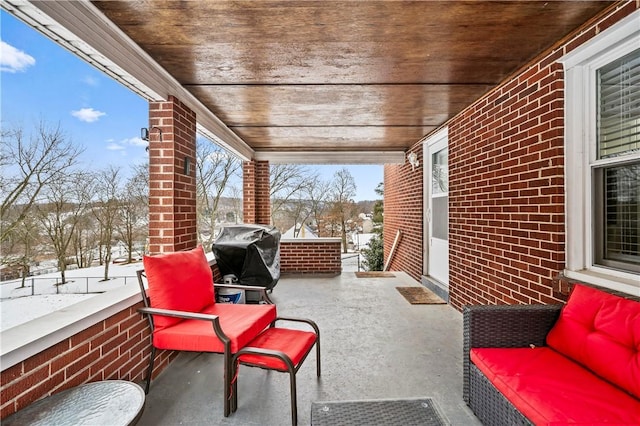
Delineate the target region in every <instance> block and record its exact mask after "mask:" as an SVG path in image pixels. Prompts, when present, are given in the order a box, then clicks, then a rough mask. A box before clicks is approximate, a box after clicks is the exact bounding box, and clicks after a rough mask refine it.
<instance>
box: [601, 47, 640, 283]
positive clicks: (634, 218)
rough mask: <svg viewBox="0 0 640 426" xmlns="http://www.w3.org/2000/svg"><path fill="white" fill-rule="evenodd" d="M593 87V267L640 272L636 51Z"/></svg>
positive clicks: (639, 53)
mask: <svg viewBox="0 0 640 426" xmlns="http://www.w3.org/2000/svg"><path fill="white" fill-rule="evenodd" d="M596 83H597V93H596V94H597V121H596V123H597V151H596V154H597V157H596V161H594V162H593V183H594V191H595V196H594V217H595V221H594V224H595V248H594V249H595V263H596V264H597V265H602V266H606V267H611V268H618V269H622V270H629V271H634V272H640V242H639V241H638V239H639V238H640V232H638V231H639V227H640V221H639V220H638V217H639V216H640V159H638V158H635V157H636V156H634V155H633V154H637V153H639V152H640V49H638V50H635V51H633V52H631V53H630V54H628V55H626V56H624V57H623V58H620V59H617V60H615V61H613V62H612V63H610V64H607V65H605V66H604V67H602V68H600V69H598V70H597V74H596ZM600 162H604V163H605V164H604V165H599V163H600Z"/></svg>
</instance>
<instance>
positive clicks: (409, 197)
mask: <svg viewBox="0 0 640 426" xmlns="http://www.w3.org/2000/svg"><path fill="white" fill-rule="evenodd" d="M409 152H415V153H416V154H417V155H418V160H419V161H420V166H418V167H416V168H415V170H412V169H411V165H409V163H407V162H405V163H404V164H389V165H385V167H384V238H383V241H384V259H385V262H387V261H388V259H389V254H390V252H391V247H392V246H393V242H394V240H395V238H396V234H397V232H398V230H400V231H401V232H402V236H401V239H400V242H399V244H398V246H397V247H396V250H395V254H394V256H393V258H392V259H391V263H390V264H389V270H390V271H404V272H406V273H407V274H409V275H410V276H411V277H413V278H414V279H416V280H420V276H421V275H422V252H423V242H422V241H423V234H422V228H423V200H424V197H423V194H422V191H423V163H424V162H423V158H422V145H420V144H419V145H416V146H414V147H413V148H412V149H411V150H409V151H408V152H407V154H409Z"/></svg>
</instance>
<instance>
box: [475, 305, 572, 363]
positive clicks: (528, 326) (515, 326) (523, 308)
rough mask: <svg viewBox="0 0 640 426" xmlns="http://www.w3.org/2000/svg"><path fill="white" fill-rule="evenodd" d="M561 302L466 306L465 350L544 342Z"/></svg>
mask: <svg viewBox="0 0 640 426" xmlns="http://www.w3.org/2000/svg"><path fill="white" fill-rule="evenodd" d="M561 309H562V305H499V306H484V305H483V306H466V307H465V308H464V310H463V331H464V343H465V350H466V351H467V352H468V350H469V349H471V348H516V347H527V346H529V345H535V346H544V344H545V339H546V337H547V334H548V333H549V331H550V330H551V328H552V327H553V325H554V324H555V322H556V321H557V319H558V316H559V315H560V310H561Z"/></svg>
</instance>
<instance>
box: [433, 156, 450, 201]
mask: <svg viewBox="0 0 640 426" xmlns="http://www.w3.org/2000/svg"><path fill="white" fill-rule="evenodd" d="M431 161H432V163H431V164H432V165H431V173H432V179H431V182H433V184H432V188H431V192H432V194H442V193H444V192H449V150H448V148H445V149H442V150H440V151H438V152H436V153H435V154H433V156H432V159H431Z"/></svg>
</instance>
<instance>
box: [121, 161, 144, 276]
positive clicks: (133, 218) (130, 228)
mask: <svg viewBox="0 0 640 426" xmlns="http://www.w3.org/2000/svg"><path fill="white" fill-rule="evenodd" d="M148 169H149V166H148V165H147V164H144V165H141V166H136V167H134V170H133V175H132V176H131V177H130V178H129V180H128V181H127V182H126V184H125V186H124V189H123V193H122V195H121V196H120V212H119V216H120V218H119V220H118V225H117V229H116V235H117V236H118V238H119V239H120V240H121V241H122V242H123V243H124V245H125V249H126V251H127V263H131V262H133V255H134V253H136V252H137V253H138V255H140V256H142V255H143V254H144V241H145V240H146V238H147V235H148V229H149V228H148V224H149V172H148ZM136 243H137V244H138V247H139V248H138V249H136Z"/></svg>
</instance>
